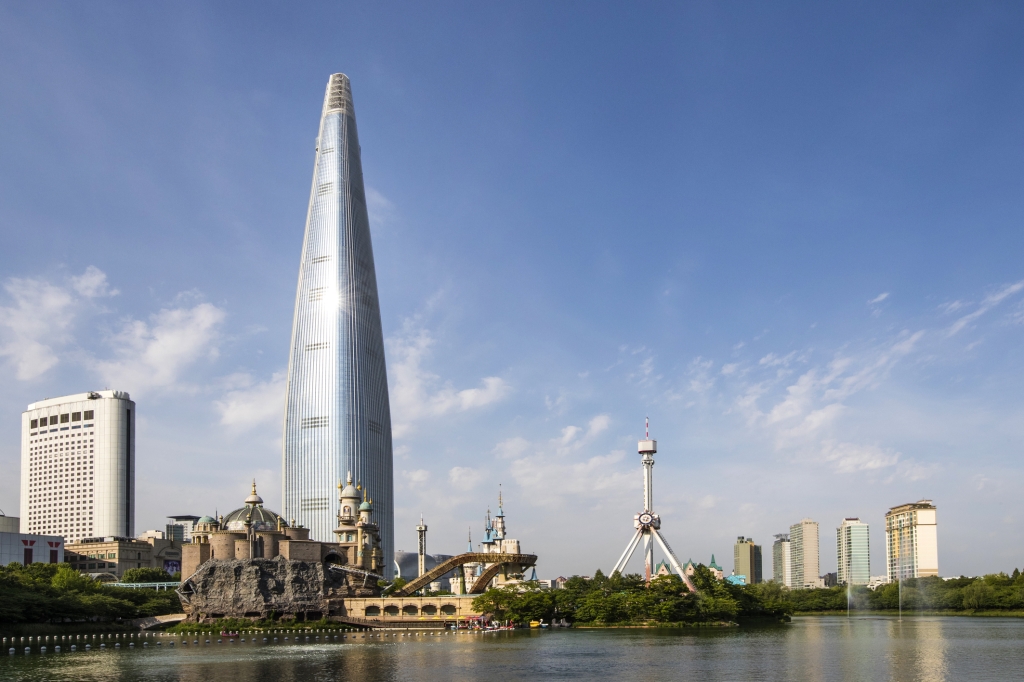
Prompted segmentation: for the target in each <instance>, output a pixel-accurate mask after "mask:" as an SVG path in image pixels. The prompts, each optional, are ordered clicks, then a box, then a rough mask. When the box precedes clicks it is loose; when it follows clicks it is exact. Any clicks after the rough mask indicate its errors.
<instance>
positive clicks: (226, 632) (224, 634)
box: [220, 630, 238, 637]
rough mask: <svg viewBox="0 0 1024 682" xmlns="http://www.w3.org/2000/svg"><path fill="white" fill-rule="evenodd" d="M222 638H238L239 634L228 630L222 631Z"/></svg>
mask: <svg viewBox="0 0 1024 682" xmlns="http://www.w3.org/2000/svg"><path fill="white" fill-rule="evenodd" d="M220 636H221V637H238V633H237V632H228V631H227V630H221V631H220Z"/></svg>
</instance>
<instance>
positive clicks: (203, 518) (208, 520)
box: [196, 516, 217, 523]
mask: <svg viewBox="0 0 1024 682" xmlns="http://www.w3.org/2000/svg"><path fill="white" fill-rule="evenodd" d="M196 523H217V519H215V518H213V517H212V516H200V517H199V520H198V521H196Z"/></svg>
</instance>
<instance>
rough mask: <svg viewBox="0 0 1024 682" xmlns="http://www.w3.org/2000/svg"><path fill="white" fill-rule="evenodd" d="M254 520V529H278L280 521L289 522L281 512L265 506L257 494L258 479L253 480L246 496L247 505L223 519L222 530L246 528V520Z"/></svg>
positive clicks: (285, 524)
mask: <svg viewBox="0 0 1024 682" xmlns="http://www.w3.org/2000/svg"><path fill="white" fill-rule="evenodd" d="M248 521H251V522H252V528H253V530H277V528H278V521H280V525H281V526H287V525H288V523H287V522H286V521H285V520H284V519H283V518H282V517H281V515H280V514H277V513H276V512H272V511H270V510H269V509H264V508H263V498H262V497H260V496H259V495H257V494H256V481H255V480H254V481H253V482H252V492H251V493H250V494H249V497H247V498H245V506H244V507H242V508H240V509H236V510H235V511H233V512H231V513H230V514H228V515H227V516H225V517H224V518H223V519H222V520H221V529H222V530H234V531H239V530H245V524H246V522H248Z"/></svg>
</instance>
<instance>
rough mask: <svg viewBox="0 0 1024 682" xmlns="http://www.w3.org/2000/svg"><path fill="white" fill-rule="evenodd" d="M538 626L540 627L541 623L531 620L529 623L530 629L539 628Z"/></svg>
mask: <svg viewBox="0 0 1024 682" xmlns="http://www.w3.org/2000/svg"><path fill="white" fill-rule="evenodd" d="M540 626H541V622H540V621H539V620H531V621H530V627H531V628H539V627H540Z"/></svg>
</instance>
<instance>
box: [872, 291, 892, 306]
mask: <svg viewBox="0 0 1024 682" xmlns="http://www.w3.org/2000/svg"><path fill="white" fill-rule="evenodd" d="M887 298H889V292H888V291H886V292H884V293H881V294H879V295H878V296H875V297H874V298H873V299H871V300H870V301H868V305H875V304H876V303H881V302H882V301H884V300H885V299H887Z"/></svg>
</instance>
